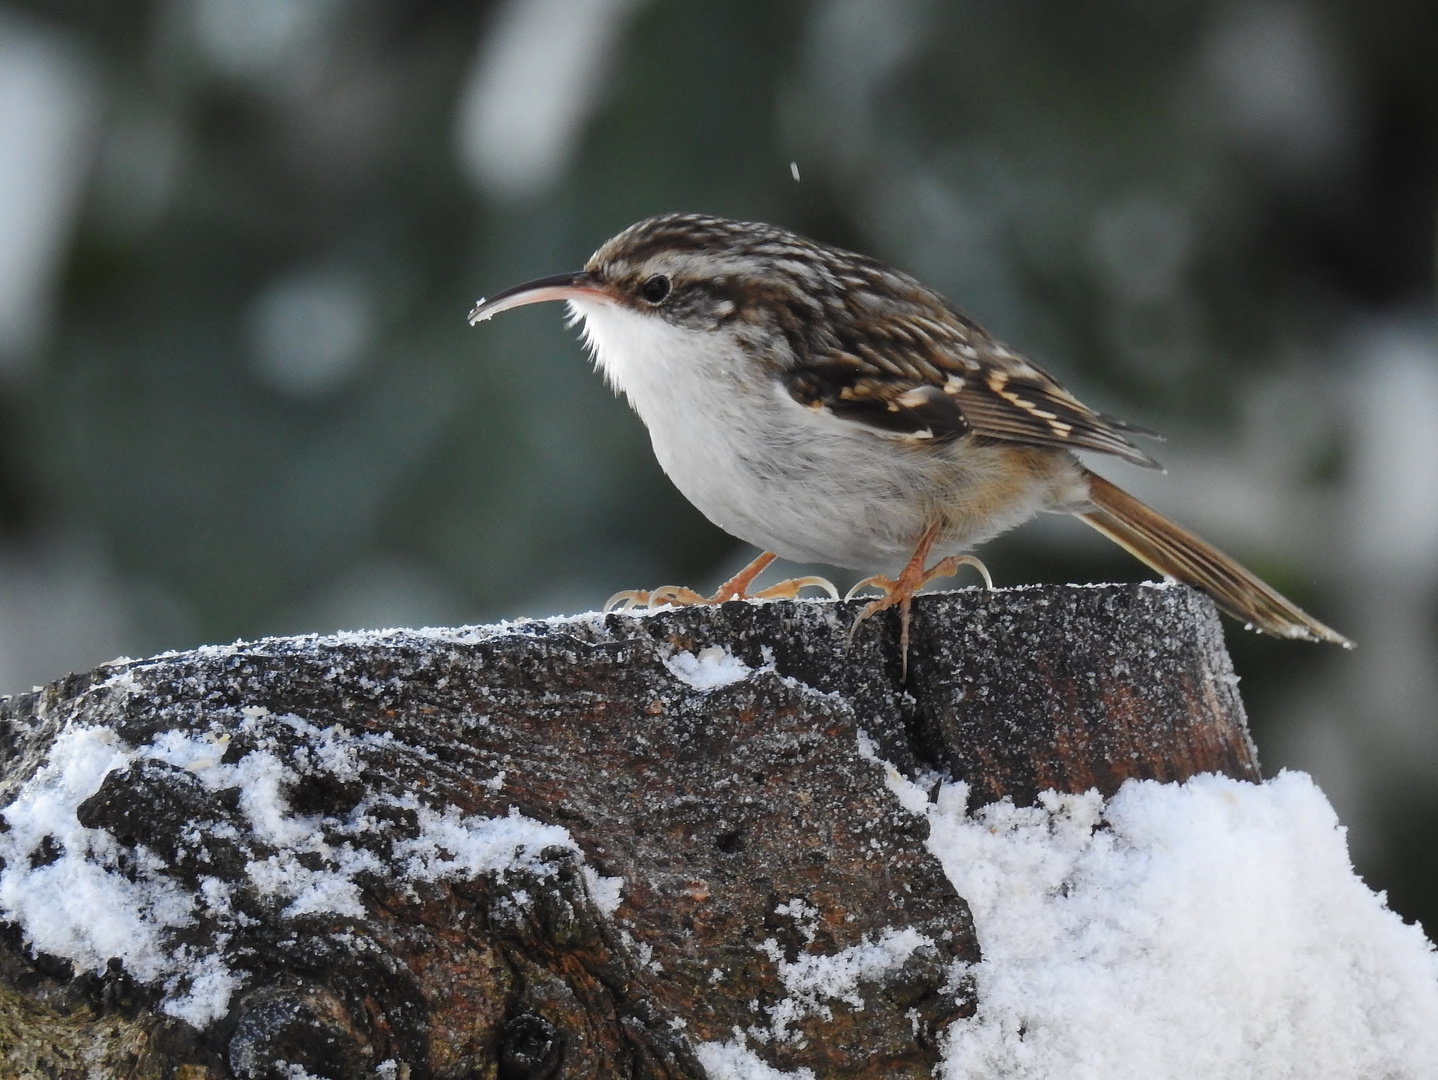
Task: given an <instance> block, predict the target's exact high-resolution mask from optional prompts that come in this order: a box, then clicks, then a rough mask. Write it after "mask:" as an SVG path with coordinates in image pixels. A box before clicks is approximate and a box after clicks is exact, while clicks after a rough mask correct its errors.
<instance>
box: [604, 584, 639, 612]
mask: <svg viewBox="0 0 1438 1080" xmlns="http://www.w3.org/2000/svg"><path fill="white" fill-rule="evenodd" d="M648 606H649V593H647V592H646V591H644V590H643V589H623V590H621V591H620V592H617V593H615V594H614V595H613V596H611V597H610V598H609V599H608V600H606V601H604V606H603V607H602V608H600V609H599V611H600V613H601V614H604V615H608V614H609V613H610V612H611V611H615V610H616V609H617V610H619V611H633V610H634V609H635V608H637V607H648Z"/></svg>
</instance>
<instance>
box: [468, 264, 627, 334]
mask: <svg viewBox="0 0 1438 1080" xmlns="http://www.w3.org/2000/svg"><path fill="white" fill-rule="evenodd" d="M613 299H614V298H613V297H612V296H610V295H609V293H607V292H605V291H604V289H603V288H602V287H601V286H600V284H599V282H597V281H596V280H595V279H594V278H593V277H591V276H590V275H589V274H588V273H587V272H585V271H583V270H577V271H575V272H574V273H572V274H555V275H554V276H553V277H545V278H538V279H536V280H534V281H526V282H525V283H524V284H523V285H516V286H514V288H512V289H505V290H504V291H503V292H500V293H495V294H494V295H493V296H491V297H489V298H488V299H487V300H486V299H483V298H481V299H480V301H479V302H478V303H477V304H475V305H474V310H472V311H471V312H470V313H469V325H470V326H478V325H479V324H480V323H482V322H484V321H485V320H486V319H491V318H493V317H494V316H496V315H498V314H499V313H500V312H501V311H508V310H509V309H510V308H517V307H523V306H524V305H525V304H539V303H543V302H544V301H545V300H602V301H611V300H613Z"/></svg>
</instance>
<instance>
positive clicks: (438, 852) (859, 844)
mask: <svg viewBox="0 0 1438 1080" xmlns="http://www.w3.org/2000/svg"><path fill="white" fill-rule="evenodd" d="M859 606H860V605H859V604H857V603H855V604H835V603H830V602H812V603H798V604H794V603H770V604H748V603H731V604H725V605H723V606H721V607H718V608H704V609H691V610H675V611H660V612H655V613H652V614H647V615H609V616H597V615H594V616H582V617H577V618H572V619H555V620H548V621H545V622H522V623H515V624H506V625H503V626H497V627H480V628H469V629H462V630H426V631H388V632H380V633H357V634H346V635H337V636H333V637H302V638H289V639H275V640H267V641H261V642H255V643H248V644H247V643H238V644H236V645H233V646H225V647H211V648H205V649H199V650H195V651H192V652H187V653H177V654H169V655H165V656H161V657H156V658H153V659H150V660H142V661H124V662H117V663H116V664H114V665H111V666H108V667H106V668H101V669H98V670H97V671H95V672H93V673H91V674H89V675H85V676H75V677H72V678H70V679H68V680H65V681H64V682H62V683H58V684H56V685H54V686H52V687H49V688H47V689H45V690H43V691H40V692H37V693H35V694H30V695H25V696H22V697H17V698H14V699H10V700H9V701H8V702H6V703H4V704H3V705H0V817H3V823H4V824H3V831H0V858H3V867H2V868H0V918H3V919H4V920H5V921H6V922H7V923H8V924H9V925H10V927H11V931H12V932H11V935H10V936H9V937H8V938H0V1042H4V1040H6V1039H11V1040H12V1041H11V1043H10V1044H9V1045H6V1047H5V1050H6V1053H7V1055H9V1056H8V1058H7V1060H9V1061H13V1062H21V1063H23V1064H24V1068H25V1069H29V1070H30V1071H32V1072H43V1071H44V1070H45V1069H47V1068H48V1069H50V1071H55V1070H56V1069H58V1068H62V1067H72V1066H71V1065H70V1064H69V1063H73V1062H77V1061H85V1062H89V1063H90V1064H89V1065H87V1066H86V1067H87V1068H92V1069H94V1070H97V1071H95V1072H94V1073H93V1075H97V1076H102V1077H110V1076H114V1077H119V1076H122V1075H123V1076H129V1075H139V1073H135V1071H134V1070H135V1069H136V1068H138V1067H139V1066H137V1065H136V1062H139V1063H140V1064H141V1065H144V1066H145V1067H146V1068H151V1067H153V1069H154V1070H155V1075H163V1074H165V1071H166V1070H173V1069H175V1068H178V1067H181V1066H183V1067H185V1068H188V1069H189V1070H190V1072H188V1073H186V1074H185V1075H186V1080H206V1078H214V1080H218V1078H221V1077H226V1076H231V1075H235V1076H240V1077H247V1078H248V1077H275V1078H277V1080H278V1078H281V1077H285V1078H291V1077H296V1076H300V1075H310V1076H317V1077H331V1078H334V1080H345V1078H349V1077H370V1076H380V1077H392V1078H396V1080H397V1078H398V1077H400V1076H402V1075H404V1076H409V1077H412V1078H415V1080H418V1078H420V1077H444V1078H448V1077H455V1078H460V1077H469V1076H473V1075H491V1074H493V1075H497V1076H500V1077H524V1076H531V1077H552V1076H559V1075H564V1076H593V1077H607V1076H631V1075H635V1076H652V1077H703V1076H706V1075H708V1076H710V1077H714V1078H716V1080H717V1078H721V1077H723V1078H728V1077H755V1078H758V1077H765V1076H769V1077H806V1076H807V1077H815V1078H818V1077H839V1076H845V1077H848V1076H854V1077H863V1076H872V1077H914V1078H918V1077H928V1076H930V1075H932V1074H933V1070H934V1069H935V1068H938V1069H939V1071H940V1075H943V1076H945V1077H949V1078H951V1080H957V1078H960V1077H980V1076H984V1077H988V1076H1015V1077H1019V1076H1022V1077H1040V1076H1050V1075H1059V1074H1063V1075H1079V1074H1085V1073H1086V1072H1091V1073H1093V1074H1094V1075H1103V1076H1105V1077H1109V1078H1111V1077H1125V1076H1135V1077H1138V1076H1143V1077H1145V1078H1155V1077H1157V1078H1162V1077H1165V1076H1179V1075H1185V1076H1187V1075H1204V1074H1207V1070H1209V1068H1210V1067H1211V1068H1212V1070H1213V1073H1212V1074H1213V1075H1224V1076H1225V1077H1246V1076H1254V1077H1258V1076H1274V1075H1285V1072H1284V1069H1285V1068H1287V1069H1288V1073H1287V1074H1288V1075H1294V1076H1299V1075H1302V1076H1305V1077H1329V1076H1332V1077H1340V1076H1370V1075H1391V1076H1395V1077H1401V1076H1415V1077H1417V1076H1424V1075H1433V1074H1435V1072H1438V1064H1435V1063H1438V1049H1435V1047H1434V1036H1433V1035H1432V1034H1430V1033H1431V1032H1435V1031H1438V990H1435V987H1436V986H1438V980H1435V969H1434V964H1433V958H1432V953H1431V951H1430V950H1429V949H1428V947H1427V945H1426V943H1425V942H1424V940H1423V937H1422V934H1421V932H1419V931H1418V930H1416V929H1415V928H1412V927H1404V926H1403V925H1402V923H1401V922H1400V921H1399V920H1398V919H1397V918H1396V917H1395V916H1393V915H1392V913H1391V912H1389V911H1387V909H1386V908H1384V907H1383V905H1382V902H1381V900H1380V899H1379V898H1377V897H1375V896H1373V894H1372V893H1371V892H1369V891H1368V890H1367V889H1366V888H1364V887H1363V886H1362V884H1361V883H1360V882H1358V881H1357V879H1356V878H1354V877H1353V875H1352V872H1351V869H1350V868H1349V865H1348V863H1347V858H1346V853H1345V851H1344V847H1343V840H1342V834H1341V830H1340V829H1339V828H1338V826H1337V823H1336V821H1334V820H1333V816H1332V812H1331V810H1329V809H1328V807H1327V803H1326V802H1325V801H1324V800H1323V797H1322V795H1321V793H1319V792H1317V790H1316V789H1314V788H1313V787H1312V784H1311V782H1309V781H1308V780H1307V779H1306V778H1304V777H1301V776H1294V775H1285V776H1283V777H1280V778H1278V779H1277V780H1275V781H1270V782H1269V783H1267V784H1264V785H1257V784H1255V783H1252V781H1254V780H1256V779H1257V777H1258V773H1257V763H1256V760H1255V759H1254V755H1253V750H1252V745H1251V743H1250V742H1249V740H1248V737H1247V733H1246V729H1245V726H1244V720H1243V713H1242V706H1241V704H1240V702H1239V699H1238V696H1237V692H1236V687H1235V680H1234V679H1233V675H1232V670H1231V668H1230V667H1229V664H1228V659H1227V654H1226V653H1225V652H1224V651H1223V647H1222V638H1221V632H1220V630H1219V628H1218V624H1217V620H1216V617H1215V615H1214V613H1213V610H1212V607H1211V605H1209V604H1208V602H1207V601H1206V600H1204V599H1203V598H1201V597H1199V596H1198V595H1197V594H1195V593H1193V592H1192V591H1190V590H1187V589H1183V588H1177V587H1167V586H1150V585H1130V586H1105V587H1098V588H1043V589H1030V590H1001V591H995V592H981V591H974V590H965V591H962V592H958V593H948V594H939V595H934V596H929V597H924V598H922V599H921V600H920V601H919V602H918V603H917V604H916V606H915V621H914V631H915V633H914V643H913V646H912V649H913V663H912V664H911V668H910V674H909V678H908V681H907V682H903V681H902V675H901V672H902V664H901V663H900V658H899V656H898V653H897V644H896V641H895V633H894V629H895V628H894V625H893V622H892V620H888V619H887V618H880V619H875V620H873V621H872V622H871V623H870V624H866V625H865V626H864V627H863V628H861V629H860V631H859V633H858V635H857V637H856V639H855V640H854V642H853V643H852V645H851V644H850V643H849V641H848V632H849V627H850V624H851V622H852V619H853V616H854V613H855V612H856V611H857V610H858V608H859ZM1159 781H1168V782H1159ZM1180 781H1187V783H1180ZM1090 788H1092V789H1093V790H1092V791H1090V790H1089V789H1090ZM13 1031H20V1032H23V1034H22V1035H21V1036H18V1037H12V1036H10V1035H8V1034H7V1032H13ZM1195 1062H1200V1063H1204V1064H1203V1069H1201V1070H1200V1072H1198V1073H1194V1072H1192V1070H1191V1069H1190V1066H1192V1065H1193V1064H1194V1063H1195ZM17 1067H18V1066H17ZM126 1070H128V1071H126ZM297 1070H298V1071H297ZM1075 1070H1077V1072H1076V1071H1075ZM1166 1070H1167V1071H1166ZM3 1075H5V1074H4V1072H3V1069H0V1076H3ZM14 1075H16V1076H19V1075H23V1070H22V1071H21V1072H16V1073H14Z"/></svg>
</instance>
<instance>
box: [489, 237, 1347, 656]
mask: <svg viewBox="0 0 1438 1080" xmlns="http://www.w3.org/2000/svg"><path fill="white" fill-rule="evenodd" d="M545 300H563V301H565V302H566V303H567V304H568V306H569V311H570V313H571V315H572V317H573V320H574V321H575V322H577V323H581V324H582V327H583V335H584V340H585V342H586V343H587V345H588V347H589V349H590V351H591V353H592V354H593V357H594V361H595V363H596V365H597V366H598V368H599V369H600V371H602V372H603V373H604V376H605V377H606V378H607V379H608V381H609V383H610V384H611V385H612V386H613V387H614V389H615V390H616V391H618V392H622V393H623V394H624V395H625V396H626V397H627V398H628V399H629V402H630V404H631V405H632V406H633V407H634V410H635V412H637V413H638V414H639V416H640V418H641V419H642V420H643V421H644V424H645V426H646V427H647V428H648V429H649V435H650V438H651V440H652V442H653V445H654V453H655V455H656V456H657V457H658V459H659V463H660V465H661V466H662V467H663V468H664V471H665V473H667V474H668V476H669V478H670V479H671V480H672V481H673V482H674V484H675V485H676V486H677V487H678V488H679V490H680V491H681V492H683V493H684V495H685V496H686V497H687V498H688V499H689V500H690V502H692V503H693V504H694V505H695V506H696V507H698V508H699V510H701V511H702V512H703V513H704V515H705V516H706V517H708V518H709V520H710V521H712V522H714V524H716V525H718V526H719V527H720V528H722V529H724V530H725V531H726V532H728V533H730V534H732V535H734V536H736V537H738V538H740V539H741V540H744V541H747V542H748V543H750V544H753V545H754V546H756V547H758V548H760V549H761V551H762V554H761V555H760V556H759V557H758V558H756V559H755V560H754V561H753V562H751V563H750V564H749V565H748V566H746V567H745V568H744V569H743V570H741V571H740V572H739V573H738V574H736V575H735V576H734V577H733V578H732V579H731V580H729V581H728V582H726V583H725V584H724V585H723V586H722V587H721V588H720V589H719V591H718V592H717V593H715V594H714V595H713V596H711V597H703V596H701V595H699V594H698V593H696V592H694V591H693V590H691V589H687V588H681V587H676V586H666V587H664V588H660V589H656V590H653V591H630V592H623V593H619V594H617V595H616V596H615V597H614V598H613V600H611V604H614V603H616V602H620V601H622V602H626V603H631V604H635V603H637V604H654V603H660V602H663V603H675V604H693V603H719V602H722V601H725V600H732V599H742V598H745V597H793V596H795V595H797V593H798V591H799V590H800V589H801V588H803V587H804V586H806V585H817V586H820V587H824V588H827V589H829V590H830V591H831V592H832V591H833V586H832V585H830V584H829V583H828V582H827V581H825V580H823V579H822V578H812V577H806V578H796V579H793V580H790V581H786V582H782V583H780V584H779V585H774V586H770V587H769V588H766V589H762V590H758V591H754V592H751V591H750V587H751V585H752V584H753V582H754V580H755V579H756V578H757V577H758V575H759V574H760V573H761V572H762V571H763V570H764V569H765V567H767V566H768V565H769V563H770V562H772V561H773V560H774V559H775V558H776V557H777V556H783V557H784V558H786V559H792V560H795V561H798V562H811V563H812V562H818V563H827V564H829V565H833V566H841V567H845V568H847V569H851V570H858V571H861V572H864V573H868V574H870V575H871V576H870V577H867V578H865V579H864V580H863V581H861V582H860V583H859V585H858V586H856V589H857V588H860V587H864V586H871V587H874V588H877V589H878V590H879V592H880V593H881V595H880V596H879V598H878V599H875V600H874V601H872V602H871V603H870V604H868V605H867V606H866V607H865V608H864V609H863V611H862V612H861V613H860V615H859V619H858V620H857V621H856V622H855V629H857V628H858V626H859V624H860V623H862V621H863V620H864V619H866V618H868V617H869V616H871V615H873V614H875V613H876V612H878V611H882V610H884V609H885V608H889V607H894V606H897V607H898V608H899V609H900V616H901V635H900V640H901V648H902V651H903V654H904V657H905V663H907V657H908V647H907V646H908V630H909V605H910V602H911V599H912V597H913V595H914V593H915V591H917V590H918V589H921V588H923V587H924V586H925V585H926V584H928V583H929V582H930V581H932V580H934V579H935V578H938V577H944V576H949V575H952V574H953V573H955V572H956V571H957V570H958V568H959V566H960V565H961V564H964V563H969V564H973V565H974V566H976V567H977V568H978V569H979V571H980V572H981V573H982V574H983V575H984V577H985V580H988V572H987V571H986V570H984V568H983V565H982V564H981V563H979V561H978V560H977V559H975V558H974V557H973V556H972V555H970V554H968V551H969V550H970V549H971V548H973V547H975V546H976V545H978V544H981V543H983V542H984V541H985V540H989V539H991V538H992V537H994V536H997V535H998V534H1000V533H1002V532H1005V531H1006V530H1008V529H1011V528H1013V527H1014V526H1016V525H1020V524H1022V523H1023V522H1025V521H1028V520H1029V519H1030V518H1032V517H1034V516H1035V515H1037V514H1040V513H1056V514H1073V515H1075V516H1076V517H1078V518H1079V519H1080V520H1081V521H1084V522H1085V523H1087V524H1088V525H1091V526H1092V527H1093V528H1095V529H1097V530H1098V531H1099V532H1100V533H1102V534H1103V535H1104V536H1107V537H1108V538H1109V539H1110V540H1113V541H1114V542H1115V543H1117V544H1119V545H1120V546H1122V547H1123V548H1125V549H1126V550H1127V551H1129V552H1130V553H1132V554H1133V555H1135V556H1137V557H1138V558H1139V559H1141V560H1142V561H1143V562H1144V563H1146V564H1148V565H1149V566H1150V567H1152V568H1153V569H1155V570H1157V571H1158V572H1159V573H1161V574H1164V575H1166V576H1168V577H1171V578H1174V579H1177V580H1178V581H1181V582H1184V583H1186V584H1189V585H1193V586H1196V587H1197V588H1199V589H1201V590H1203V591H1204V592H1206V593H1207V594H1208V595H1209V596H1211V597H1212V598H1213V599H1214V601H1215V602H1216V603H1217V604H1218V606H1219V607H1220V608H1222V609H1223V610H1224V611H1227V612H1228V613H1229V614H1230V615H1233V616H1234V617H1235V618H1237V619H1239V620H1241V621H1243V622H1244V623H1245V624H1247V625H1248V626H1250V627H1252V628H1254V629H1257V630H1261V631H1264V632H1267V633H1270V634H1274V635H1277V636H1279V637H1286V638H1297V639H1300V640H1306V641H1329V642H1334V643H1336V644H1339V645H1343V646H1346V647H1350V648H1351V647H1352V643H1351V642H1350V641H1348V639H1347V638H1345V637H1343V635H1341V634H1339V633H1337V632H1336V631H1334V630H1332V629H1330V628H1329V627H1327V626H1325V625H1324V624H1323V623H1321V622H1319V621H1318V620H1317V619H1315V618H1313V617H1312V616H1311V615H1309V614H1308V613H1306V612H1305V611H1303V610H1301V609H1300V608H1299V607H1298V606H1297V605H1295V604H1294V603H1293V602H1292V601H1290V600H1288V599H1287V598H1285V597H1284V596H1282V595H1280V594H1279V593H1278V592H1277V591H1276V590H1275V589H1273V588H1272V587H1271V586H1269V585H1268V584H1266V583H1265V582H1264V581H1262V580H1260V579H1259V578H1258V577H1257V576H1256V575H1255V574H1253V573H1252V572H1250V571H1249V570H1247V569H1245V568H1244V567H1242V566H1240V565H1239V564H1238V563H1236V562H1235V561H1234V560H1233V559H1231V558H1229V557H1228V556H1227V555H1225V554H1223V553H1222V552H1220V551H1218V550H1217V549H1216V548H1214V547H1213V546H1212V545H1210V544H1208V543H1206V542H1205V541H1203V540H1201V539H1199V538H1198V537H1197V536H1195V535H1193V533H1191V532H1189V531H1187V530H1186V529H1184V528H1182V527H1180V526H1179V525H1176V524H1174V523H1173V522H1172V521H1169V520H1168V519H1167V518H1165V517H1163V516H1162V515H1160V514H1159V513H1157V512H1156V511H1154V510H1153V509H1151V508H1150V507H1148V506H1145V505H1144V504H1143V503H1142V502H1140V501H1139V500H1137V499H1135V498H1134V497H1133V496H1132V495H1129V494H1128V493H1127V492H1125V491H1123V490H1122V489H1120V488H1118V487H1116V486H1115V485H1114V484H1112V483H1110V482H1109V481H1107V480H1105V479H1104V478H1103V477H1101V476H1099V475H1097V474H1096V473H1094V472H1091V471H1090V470H1089V469H1087V468H1086V467H1085V466H1084V465H1083V464H1082V463H1081V462H1080V461H1079V460H1078V458H1077V457H1076V456H1075V451H1080V450H1083V451H1094V452H1097V453H1101V454H1111V455H1114V456H1115V457H1118V458H1121V459H1123V460H1125V461H1128V462H1131V463H1133V464H1135V465H1139V466H1143V467H1145V468H1157V467H1158V463H1157V462H1156V461H1155V460H1154V459H1153V458H1152V457H1150V456H1149V455H1148V454H1147V453H1145V452H1144V451H1143V450H1142V449H1140V448H1139V447H1138V446H1137V445H1136V444H1135V442H1134V441H1133V437H1134V436H1147V437H1154V438H1156V437H1157V436H1155V435H1154V434H1153V433H1152V432H1148V431H1144V430H1143V429H1141V428H1138V427H1136V426H1134V425H1132V424H1128V423H1125V422H1124V421H1122V420H1119V419H1116V418H1115V417H1112V416H1106V415H1103V414H1101V413H1098V412H1095V411H1094V410H1093V409H1090V408H1088V407H1087V406H1086V405H1084V404H1083V403H1082V402H1080V401H1079V400H1078V399H1077V398H1075V397H1074V396H1073V395H1072V394H1070V393H1069V392H1068V391H1067V390H1065V389H1064V388H1063V387H1062V386H1060V385H1059V384H1058V382H1056V381H1055V380H1054V379H1053V378H1052V377H1050V376H1049V375H1048V374H1047V373H1045V372H1044V371H1043V370H1041V369H1040V368H1039V367H1038V366H1036V365H1035V364H1033V363H1031V362H1030V361H1029V360H1027V359H1026V358H1024V357H1023V356H1020V355H1019V354H1018V353H1016V352H1014V351H1013V350H1011V349H1009V348H1008V347H1006V346H1005V345H1003V344H1002V343H1001V342H999V341H996V340H995V339H994V338H993V337H991V336H990V335H989V334H988V333H987V332H985V331H984V329H983V328H982V327H980V326H979V324H978V323H976V322H975V321H974V320H973V319H971V318H969V317H968V316H967V315H965V314H963V313H962V312H961V311H959V309H958V308H957V307H955V306H954V305H953V304H952V303H950V302H949V301H948V300H946V299H945V298H944V297H943V296H940V295H939V294H938V293H936V292H935V291H934V290H932V289H930V288H928V287H927V286H925V285H923V284H922V283H921V282H919V281H917V280H916V279H914V278H913V277H910V276H909V275H908V274H905V273H902V272H900V271H898V270H895V269H893V268H891V267H889V266H886V265H884V264H883V263H881V262H878V261H877V260H874V259H871V258H868V257H866V256H863V255H857V254H854V253H852V252H848V251H843V250H840V249H838V248H834V247H829V246H827V245H825V244H820V243H816V242H814V241H811V240H807V239H805V238H804V237H801V236H799V235H797V234H795V233H793V232H790V231H789V230H787V229H783V228H780V227H777V226H774V225H767V224H760V223H756V222H743V221H729V220H726V219H723V218H716V217H708V216H704V215H699V214H663V215H660V216H658V217H652V218H648V219H646V220H644V221H640V222H638V223H636V224H634V225H631V226H630V227H629V228H627V229H625V230H624V231H623V232H621V233H619V235H617V236H615V237H614V238H613V239H611V240H609V241H608V242H607V243H605V244H604V245H603V246H602V247H600V248H599V250H598V251H596V252H595V253H594V255H593V256H592V257H591V258H590V260H589V262H588V263H586V264H585V266H584V269H582V270H579V271H576V272H573V273H564V274H557V275H555V276H553V277H546V278H540V279H539V280H536V281H530V282H527V283H526V284H523V285H519V286H516V287H514V288H511V289H506V290H505V291H503V292H500V293H498V294H496V295H495V296H492V297H490V298H489V299H487V300H481V301H480V302H479V303H478V304H476V305H475V307H474V309H473V311H471V312H470V314H469V321H470V323H471V324H477V323H480V322H483V321H484V320H486V319H489V318H490V317H492V316H494V315H497V314H499V313H500V312H502V311H508V310H509V309H510V308H515V307H520V306H522V305H525V304H534V303H538V302H540V301H545ZM931 558H932V559H934V560H935V561H933V562H930V559H931Z"/></svg>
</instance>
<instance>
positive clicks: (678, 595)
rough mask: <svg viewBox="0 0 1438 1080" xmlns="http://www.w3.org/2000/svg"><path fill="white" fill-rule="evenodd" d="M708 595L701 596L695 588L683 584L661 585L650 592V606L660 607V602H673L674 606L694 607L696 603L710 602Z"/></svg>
mask: <svg viewBox="0 0 1438 1080" xmlns="http://www.w3.org/2000/svg"><path fill="white" fill-rule="evenodd" d="M709 602H710V601H709V598H708V597H707V596H700V595H699V594H698V593H697V592H695V591H694V590H693V589H689V588H686V587H685V586H683V585H661V586H659V588H657V589H655V590H654V591H653V592H651V593H650V594H649V606H650V607H658V606H659V605H660V604H671V605H673V606H674V607H692V606H693V605H695V604H707V603H709Z"/></svg>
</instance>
